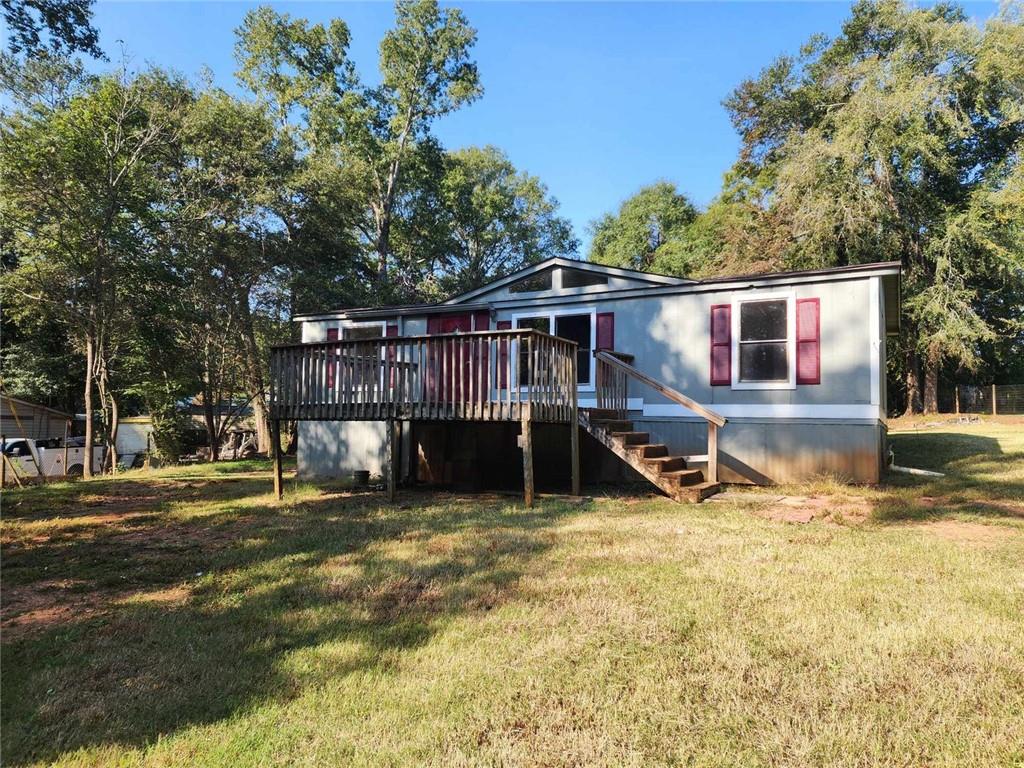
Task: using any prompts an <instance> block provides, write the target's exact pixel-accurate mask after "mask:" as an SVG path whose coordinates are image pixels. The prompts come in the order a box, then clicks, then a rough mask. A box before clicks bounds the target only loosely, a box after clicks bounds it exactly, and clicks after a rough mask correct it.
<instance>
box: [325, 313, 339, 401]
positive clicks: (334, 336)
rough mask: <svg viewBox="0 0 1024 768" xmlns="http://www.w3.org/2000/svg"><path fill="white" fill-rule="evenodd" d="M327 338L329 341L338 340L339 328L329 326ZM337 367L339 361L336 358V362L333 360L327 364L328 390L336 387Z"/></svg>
mask: <svg viewBox="0 0 1024 768" xmlns="http://www.w3.org/2000/svg"><path fill="white" fill-rule="evenodd" d="M327 340H328V341H337V340H338V329H337V328H328V329H327ZM337 367H338V363H337V361H336V360H335V361H334V362H332V363H331V364H330V365H328V366H327V389H328V390H333V389H334V369H335V368H337Z"/></svg>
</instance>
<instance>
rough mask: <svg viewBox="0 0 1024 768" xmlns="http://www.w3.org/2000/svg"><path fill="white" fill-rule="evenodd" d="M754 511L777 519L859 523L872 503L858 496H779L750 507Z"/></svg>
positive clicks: (789, 521)
mask: <svg viewBox="0 0 1024 768" xmlns="http://www.w3.org/2000/svg"><path fill="white" fill-rule="evenodd" d="M753 512H754V514H756V515H759V516H760V517H764V518H767V519H768V520H774V521H776V522H780V523H809V522H811V521H813V520H827V521H829V522H834V523H846V524H849V523H862V522H864V521H865V520H867V519H868V518H869V517H870V516H871V504H870V502H869V501H868V500H867V499H863V498H860V497H857V496H782V497H776V498H775V499H774V500H773V501H772V502H771V503H770V504H768V505H767V506H763V507H757V508H755V509H753Z"/></svg>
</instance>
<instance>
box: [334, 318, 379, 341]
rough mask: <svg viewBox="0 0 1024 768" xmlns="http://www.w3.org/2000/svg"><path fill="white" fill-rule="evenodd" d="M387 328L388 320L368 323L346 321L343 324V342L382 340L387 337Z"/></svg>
mask: <svg viewBox="0 0 1024 768" xmlns="http://www.w3.org/2000/svg"><path fill="white" fill-rule="evenodd" d="M386 328H387V321H386V320H379V321H378V320H374V321H372V322H367V323H356V322H351V321H345V322H343V323H342V324H341V338H342V340H343V341H362V340H364V339H380V338H382V337H383V336H384V335H385V333H386Z"/></svg>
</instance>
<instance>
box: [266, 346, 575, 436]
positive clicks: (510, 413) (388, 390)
mask: <svg viewBox="0 0 1024 768" xmlns="http://www.w3.org/2000/svg"><path fill="white" fill-rule="evenodd" d="M576 353H577V347H576V344H575V342H572V341H567V340H566V339H561V338H558V337H556V336H550V335H548V334H546V333H542V332H540V331H534V330H508V331H480V332H475V333H453V334H444V335H435V336H396V337H390V338H379V339H370V340H360V341H325V342H317V343H312V344H288V345H282V346H277V347H274V348H273V349H272V350H271V356H270V371H271V376H270V380H271V391H270V410H271V418H273V419H287V420H292V421H310V420H316V421H387V420H392V419H398V420H416V421H451V420H462V421H523V420H524V419H526V420H531V421H544V422H557V423H566V424H568V423H572V422H574V421H575V420H576V367H577V355H576Z"/></svg>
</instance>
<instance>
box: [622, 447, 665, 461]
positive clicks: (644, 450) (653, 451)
mask: <svg viewBox="0 0 1024 768" xmlns="http://www.w3.org/2000/svg"><path fill="white" fill-rule="evenodd" d="M626 450H628V451H629V452H630V453H635V454H637V456H639V457H640V458H641V459H658V458H663V457H665V456H668V446H667V445H665V444H664V443H637V444H635V445H627V446H626Z"/></svg>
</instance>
